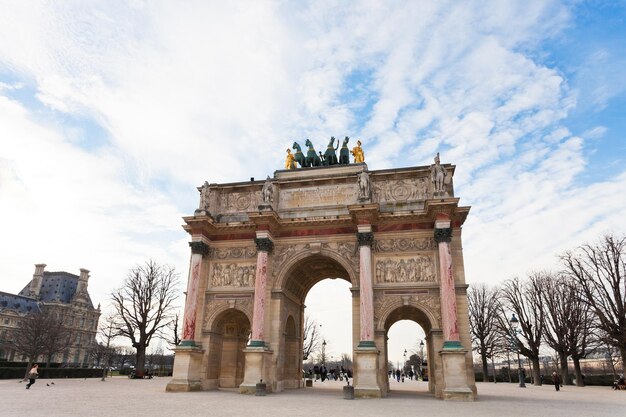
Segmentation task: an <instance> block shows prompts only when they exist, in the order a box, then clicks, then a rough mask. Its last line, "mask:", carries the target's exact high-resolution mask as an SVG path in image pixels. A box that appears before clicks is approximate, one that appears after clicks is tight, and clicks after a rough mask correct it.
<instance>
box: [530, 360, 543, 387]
mask: <svg viewBox="0 0 626 417" xmlns="http://www.w3.org/2000/svg"><path fill="white" fill-rule="evenodd" d="M532 363H533V369H532V371H531V372H532V375H533V385H541V370H540V369H539V358H538V357H535V358H532Z"/></svg>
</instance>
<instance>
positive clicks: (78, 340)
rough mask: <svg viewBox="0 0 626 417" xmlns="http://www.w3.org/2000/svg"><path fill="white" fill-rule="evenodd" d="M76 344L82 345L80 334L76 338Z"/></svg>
mask: <svg viewBox="0 0 626 417" xmlns="http://www.w3.org/2000/svg"><path fill="white" fill-rule="evenodd" d="M76 344H77V345H80V333H79V334H78V335H77V336H76Z"/></svg>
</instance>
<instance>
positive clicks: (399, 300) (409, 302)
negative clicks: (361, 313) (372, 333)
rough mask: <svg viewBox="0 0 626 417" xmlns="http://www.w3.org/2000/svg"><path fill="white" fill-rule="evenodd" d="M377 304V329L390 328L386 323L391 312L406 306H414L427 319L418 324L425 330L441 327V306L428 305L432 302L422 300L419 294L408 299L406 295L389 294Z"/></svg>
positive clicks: (375, 313) (375, 314)
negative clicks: (439, 309) (392, 295)
mask: <svg viewBox="0 0 626 417" xmlns="http://www.w3.org/2000/svg"><path fill="white" fill-rule="evenodd" d="M377 304H378V305H376V306H375V307H374V309H375V311H374V317H376V322H375V326H376V331H386V330H388V329H386V323H387V321H388V320H389V318H390V316H391V314H392V313H393V312H394V311H395V310H397V309H399V308H401V307H406V306H409V307H414V308H416V309H417V310H419V311H420V312H421V313H422V314H423V316H424V317H425V320H424V321H423V323H420V322H418V324H419V325H420V326H422V327H423V328H424V330H425V331H430V330H432V329H438V328H440V323H441V313H440V312H439V311H438V308H439V306H438V305H435V306H432V305H428V304H431V303H427V302H424V301H420V297H419V296H417V297H415V296H414V297H411V298H408V299H407V298H406V297H399V296H395V297H391V296H387V297H385V298H384V299H383V302H382V303H377Z"/></svg>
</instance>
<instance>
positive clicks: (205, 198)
mask: <svg viewBox="0 0 626 417" xmlns="http://www.w3.org/2000/svg"><path fill="white" fill-rule="evenodd" d="M209 194H210V191H209V182H208V181H205V182H204V184H202V187H200V206H199V207H198V210H200V211H208V210H209Z"/></svg>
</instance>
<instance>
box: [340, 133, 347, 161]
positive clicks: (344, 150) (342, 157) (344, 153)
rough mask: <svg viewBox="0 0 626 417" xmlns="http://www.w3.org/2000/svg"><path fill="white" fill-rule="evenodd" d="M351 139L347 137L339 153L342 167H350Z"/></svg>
mask: <svg viewBox="0 0 626 417" xmlns="http://www.w3.org/2000/svg"><path fill="white" fill-rule="evenodd" d="M349 141H350V138H349V137H347V136H346V138H345V139H344V140H343V145H342V146H341V150H340V151H339V163H340V164H342V165H348V164H349V163H350V149H348V142H349Z"/></svg>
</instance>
